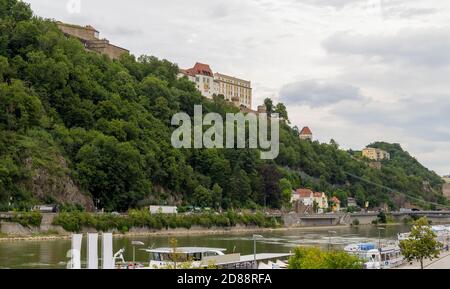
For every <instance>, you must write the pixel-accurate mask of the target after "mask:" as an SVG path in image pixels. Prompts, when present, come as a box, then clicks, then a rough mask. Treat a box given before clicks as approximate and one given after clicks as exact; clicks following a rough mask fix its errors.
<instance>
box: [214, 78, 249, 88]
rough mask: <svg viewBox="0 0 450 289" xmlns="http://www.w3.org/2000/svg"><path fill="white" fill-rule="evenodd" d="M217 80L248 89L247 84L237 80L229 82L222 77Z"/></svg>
mask: <svg viewBox="0 0 450 289" xmlns="http://www.w3.org/2000/svg"><path fill="white" fill-rule="evenodd" d="M219 80H221V81H224V82H227V83H231V84H236V85H240V86H244V87H250V84H249V83H245V82H240V81H237V80H229V79H226V78H223V77H219Z"/></svg>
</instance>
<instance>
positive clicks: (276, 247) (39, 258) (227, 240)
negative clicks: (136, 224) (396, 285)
mask: <svg viewBox="0 0 450 289" xmlns="http://www.w3.org/2000/svg"><path fill="white" fill-rule="evenodd" d="M409 230H410V227H409V226H406V225H393V226H386V227H385V229H384V230H378V228H377V227H376V226H360V227H335V228H313V229H304V228H302V229H290V230H284V231H275V232H267V233H262V234H260V235H262V236H263V238H262V239H260V240H258V242H257V252H258V253H285V252H290V251H291V250H293V249H294V248H295V247H298V246H319V247H322V248H329V247H331V248H334V249H342V248H343V247H344V246H346V245H348V244H351V243H359V242H378V241H379V239H380V238H379V235H381V240H382V242H383V241H387V240H395V239H396V238H397V234H398V233H404V232H408V231H409ZM330 231H332V232H330ZM252 236H253V234H252V233H239V234H238V233H236V234H223V235H210V236H207V235H206V236H205V235H203V236H199V235H195V236H179V237H176V239H177V240H178V246H179V247H186V246H195V247H214V248H225V249H227V252H226V253H233V252H236V253H241V254H242V255H246V254H253V239H252ZM171 238H173V237H161V236H144V237H114V252H116V251H118V250H119V249H121V248H125V250H126V252H125V254H124V257H125V259H126V260H127V261H130V260H132V259H133V247H132V245H131V242H132V241H141V242H144V243H145V246H144V247H143V248H148V247H153V248H157V247H168V246H169V244H170V243H169V241H170V239H171ZM99 245H100V244H99ZM70 246H71V242H70V240H53V241H14V242H12V241H11V242H10V241H5V242H0V268H32V269H33V268H44V269H45V268H65V267H66V264H67V261H68V259H69V258H67V257H66V256H67V252H68V250H70ZM85 247H86V240H83V250H82V252H81V256H82V259H86V248H85ZM99 247H100V246H99ZM147 259H148V255H147V254H146V253H145V252H143V251H141V250H139V248H137V249H136V260H137V261H143V262H145V261H147ZM82 265H83V266H84V265H85V263H83V262H82Z"/></svg>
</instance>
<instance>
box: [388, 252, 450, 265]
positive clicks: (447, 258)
mask: <svg viewBox="0 0 450 289" xmlns="http://www.w3.org/2000/svg"><path fill="white" fill-rule="evenodd" d="M396 269H420V263H419V262H412V264H410V263H405V264H404V265H402V266H400V267H398V268H396ZM424 269H450V252H444V253H442V254H441V256H440V257H439V259H434V260H433V261H430V260H426V261H424Z"/></svg>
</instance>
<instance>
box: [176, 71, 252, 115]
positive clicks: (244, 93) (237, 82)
mask: <svg viewBox="0 0 450 289" xmlns="http://www.w3.org/2000/svg"><path fill="white" fill-rule="evenodd" d="M184 76H186V77H187V78H188V79H189V80H190V81H192V82H194V83H195V85H196V87H197V89H198V90H199V91H200V93H201V94H202V95H203V96H204V97H206V98H210V99H212V98H213V96H214V95H216V96H219V95H223V97H224V99H225V100H228V101H230V102H232V103H234V104H235V105H236V106H237V107H245V108H247V109H251V108H252V86H251V82H250V81H247V80H243V79H239V78H236V77H232V76H228V75H225V74H221V73H213V72H212V70H211V67H210V66H209V65H208V64H203V63H198V62H197V63H196V64H195V65H194V67H193V68H189V69H180V72H179V74H178V77H184Z"/></svg>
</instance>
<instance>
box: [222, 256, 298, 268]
mask: <svg viewBox="0 0 450 289" xmlns="http://www.w3.org/2000/svg"><path fill="white" fill-rule="evenodd" d="M291 256H292V254H289V253H274V254H272V253H261V254H256V259H255V255H244V256H241V258H240V260H239V261H232V262H224V263H217V264H216V266H218V267H219V268H222V269H256V268H258V264H259V263H260V262H268V261H277V260H287V259H289V258H290V257H291Z"/></svg>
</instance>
